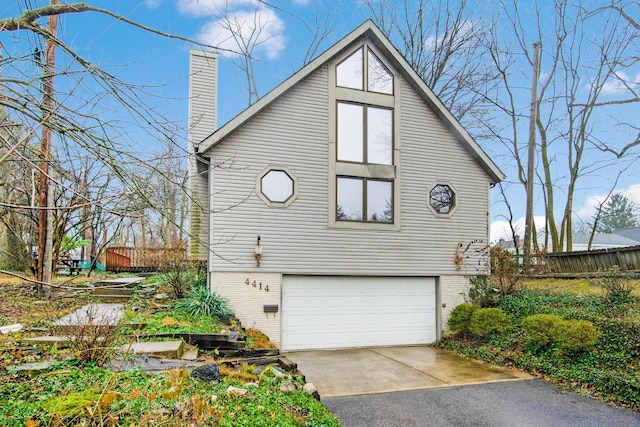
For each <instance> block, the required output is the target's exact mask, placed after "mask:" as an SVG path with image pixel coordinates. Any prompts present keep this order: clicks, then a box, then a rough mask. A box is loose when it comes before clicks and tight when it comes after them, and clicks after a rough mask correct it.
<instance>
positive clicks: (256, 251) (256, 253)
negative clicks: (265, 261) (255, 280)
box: [253, 236, 262, 267]
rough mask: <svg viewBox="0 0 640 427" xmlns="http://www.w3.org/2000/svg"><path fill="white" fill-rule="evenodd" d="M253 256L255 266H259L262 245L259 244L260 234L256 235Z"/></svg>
mask: <svg viewBox="0 0 640 427" xmlns="http://www.w3.org/2000/svg"><path fill="white" fill-rule="evenodd" d="M253 256H254V257H255V259H256V267H260V258H262V246H260V236H258V241H257V243H256V247H255V248H254V252H253Z"/></svg>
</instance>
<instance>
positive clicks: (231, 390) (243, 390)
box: [227, 386, 249, 396]
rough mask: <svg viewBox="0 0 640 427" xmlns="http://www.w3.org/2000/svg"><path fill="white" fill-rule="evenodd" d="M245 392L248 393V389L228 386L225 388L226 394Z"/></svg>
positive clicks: (242, 394) (234, 394) (241, 394)
mask: <svg viewBox="0 0 640 427" xmlns="http://www.w3.org/2000/svg"><path fill="white" fill-rule="evenodd" d="M247 393H249V390H247V389H244V388H237V387H234V386H229V388H228V389H227V394H230V395H232V396H244V395H245V394H247Z"/></svg>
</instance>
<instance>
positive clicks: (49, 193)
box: [37, 0, 59, 298]
mask: <svg viewBox="0 0 640 427" xmlns="http://www.w3.org/2000/svg"><path fill="white" fill-rule="evenodd" d="M49 4H50V5H51V6H57V5H58V4H59V0H50V3H49ZM47 29H48V31H49V36H48V38H47V39H46V40H45V46H46V47H45V55H44V71H43V76H42V91H43V100H42V141H41V143H40V155H41V157H42V158H41V161H40V185H39V188H38V202H39V203H38V205H39V207H40V211H39V212H38V271H37V279H38V281H39V282H41V283H39V284H38V296H39V297H40V298H49V296H50V292H51V288H50V287H49V286H47V285H46V284H47V283H51V278H52V277H51V276H52V274H51V273H52V271H53V210H52V207H53V206H52V204H53V187H52V186H51V184H50V183H49V177H50V175H51V168H50V165H49V163H50V160H51V151H52V139H53V132H52V131H51V116H52V115H53V110H54V102H53V100H54V96H55V90H54V76H55V72H56V44H55V42H54V41H53V40H52V39H54V38H55V37H57V34H58V15H50V16H49V18H48V22H47Z"/></svg>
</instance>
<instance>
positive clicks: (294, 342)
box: [281, 276, 436, 350]
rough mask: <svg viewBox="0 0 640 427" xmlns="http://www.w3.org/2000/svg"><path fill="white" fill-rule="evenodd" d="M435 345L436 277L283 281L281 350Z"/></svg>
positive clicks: (318, 277) (314, 278)
mask: <svg viewBox="0 0 640 427" xmlns="http://www.w3.org/2000/svg"><path fill="white" fill-rule="evenodd" d="M435 340H436V284H435V279H434V278H432V277H344V276H340V277H335V276H331V277H326V276H284V277H283V281H282V343H281V344H282V349H283V350H308V349H324V348H348V347H369V346H382V345H408V344H427V343H430V342H433V341H435Z"/></svg>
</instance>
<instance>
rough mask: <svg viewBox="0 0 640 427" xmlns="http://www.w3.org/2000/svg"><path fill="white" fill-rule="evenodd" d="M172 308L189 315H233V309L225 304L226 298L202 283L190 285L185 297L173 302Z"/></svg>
mask: <svg viewBox="0 0 640 427" xmlns="http://www.w3.org/2000/svg"><path fill="white" fill-rule="evenodd" d="M174 308H175V310H176V311H177V312H179V313H186V314H188V315H190V316H215V315H216V314H224V315H227V316H232V315H233V311H231V309H230V308H229V306H228V305H227V300H225V299H224V298H222V297H221V296H220V295H218V294H216V293H215V292H211V290H209V288H208V287H207V286H202V285H199V286H194V287H192V288H191V291H190V292H189V295H188V296H187V297H186V298H181V299H179V300H178V301H176V302H175V304H174Z"/></svg>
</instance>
